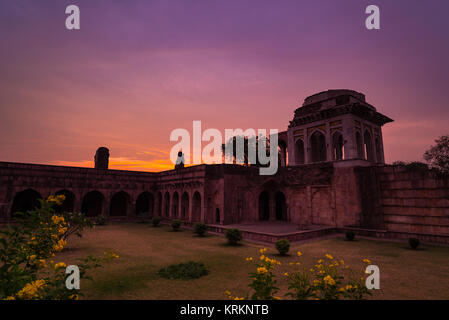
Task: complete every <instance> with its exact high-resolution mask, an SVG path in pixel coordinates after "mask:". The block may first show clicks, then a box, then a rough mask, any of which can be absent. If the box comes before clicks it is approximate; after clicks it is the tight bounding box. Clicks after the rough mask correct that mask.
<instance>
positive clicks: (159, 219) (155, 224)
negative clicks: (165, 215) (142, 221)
mask: <svg viewBox="0 0 449 320" xmlns="http://www.w3.org/2000/svg"><path fill="white" fill-rule="evenodd" d="M161 221H162V218H161V217H154V218H153V219H152V220H151V222H152V223H153V227H157V226H158V225H159V223H161Z"/></svg>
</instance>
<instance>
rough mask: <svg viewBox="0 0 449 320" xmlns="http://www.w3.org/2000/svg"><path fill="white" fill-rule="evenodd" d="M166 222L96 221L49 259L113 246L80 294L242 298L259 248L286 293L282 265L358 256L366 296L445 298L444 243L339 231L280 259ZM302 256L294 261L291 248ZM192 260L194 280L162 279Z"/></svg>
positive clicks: (70, 258) (448, 273)
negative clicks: (374, 275) (369, 287)
mask: <svg viewBox="0 0 449 320" xmlns="http://www.w3.org/2000/svg"><path fill="white" fill-rule="evenodd" d="M170 230H171V227H170V226H161V227H158V228H153V227H152V226H151V225H150V224H138V223H125V224H112V225H107V226H97V227H95V228H94V229H92V230H88V231H86V232H85V233H84V235H83V237H82V238H77V237H73V238H71V239H69V245H68V247H67V249H66V250H64V252H62V253H60V254H58V255H57V256H56V257H55V261H56V262H59V261H64V262H66V263H67V264H69V263H73V264H76V259H77V258H80V257H85V256H87V255H88V254H90V253H92V254H96V255H102V254H103V252H104V251H108V250H113V251H114V252H116V253H117V254H118V255H119V256H120V258H119V259H118V260H115V261H114V262H111V263H108V264H106V265H105V266H104V267H103V268H100V269H97V270H95V271H93V272H92V273H90V275H91V276H93V278H94V279H95V281H93V282H92V281H89V280H84V281H83V280H82V281H81V288H82V289H83V292H84V293H85V297H84V298H85V299H181V300H182V299H226V296H225V295H224V291H225V290H229V291H230V292H231V293H232V294H233V295H238V296H244V295H245V294H246V293H247V292H248V287H247V285H248V283H249V278H248V273H249V272H251V271H253V270H254V267H253V265H252V264H251V263H248V262H246V261H245V258H246V257H250V256H251V257H254V258H258V256H259V252H258V250H259V249H260V248H263V247H266V248H267V249H268V252H267V254H268V256H270V257H276V259H277V260H280V261H281V262H282V266H281V267H280V270H279V277H278V278H279V282H278V286H279V287H280V289H281V291H280V293H279V295H280V296H283V294H285V293H286V281H285V279H284V277H282V273H283V272H284V270H285V271H288V270H287V269H289V268H291V267H290V266H289V265H288V262H292V261H295V262H296V261H298V260H299V261H301V263H302V265H304V266H311V265H313V264H314V263H315V262H316V260H317V259H319V258H321V257H323V256H324V254H326V253H330V254H332V255H333V256H335V257H337V258H339V259H344V260H345V262H346V264H349V265H350V266H351V268H353V269H355V270H364V266H365V265H364V263H363V262H362V261H361V260H362V259H363V258H369V259H371V260H372V262H373V264H376V265H378V266H379V268H380V273H381V274H380V286H381V290H377V291H375V292H374V295H373V296H372V298H374V299H447V298H448V297H449V281H448V280H447V279H449V248H448V247H442V246H430V245H422V246H420V248H419V249H418V250H411V249H409V248H408V243H407V242H406V241H404V242H386V241H375V240H366V239H360V238H358V239H357V241H352V242H351V241H345V240H344V235H342V236H340V237H336V238H328V239H317V240H314V241H310V242H307V243H292V245H291V248H290V255H289V256H283V257H280V256H278V255H277V250H276V249H275V248H274V246H273V245H262V244H254V243H249V242H245V241H243V242H242V244H243V245H240V246H235V247H233V246H228V245H226V239H225V238H224V237H219V236H214V235H208V236H206V237H197V236H195V235H194V234H193V232H191V231H188V230H183V232H169V231H170ZM298 250H300V251H301V252H302V253H303V256H302V257H300V258H298V257H297V256H296V254H294V253H296V251H298ZM188 261H198V262H202V263H204V264H205V266H206V267H207V269H208V270H209V274H208V275H206V276H203V277H201V278H199V279H194V280H175V279H165V278H162V277H161V276H159V275H158V274H157V273H158V270H160V269H161V268H165V267H167V266H169V265H171V264H178V263H185V262H188Z"/></svg>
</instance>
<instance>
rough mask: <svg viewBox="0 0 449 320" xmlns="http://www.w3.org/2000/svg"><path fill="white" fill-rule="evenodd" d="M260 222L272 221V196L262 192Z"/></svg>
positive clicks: (260, 196)
mask: <svg viewBox="0 0 449 320" xmlns="http://www.w3.org/2000/svg"><path fill="white" fill-rule="evenodd" d="M259 220H260V221H267V220H270V194H269V193H268V191H262V192H261V193H260V195H259Z"/></svg>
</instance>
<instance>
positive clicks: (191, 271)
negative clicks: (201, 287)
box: [158, 261, 209, 280]
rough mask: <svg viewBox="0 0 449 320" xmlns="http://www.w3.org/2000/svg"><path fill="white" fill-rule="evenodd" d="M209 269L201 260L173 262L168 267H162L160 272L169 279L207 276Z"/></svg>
mask: <svg viewBox="0 0 449 320" xmlns="http://www.w3.org/2000/svg"><path fill="white" fill-rule="evenodd" d="M208 273H209V270H208V269H207V268H206V267H205V265H204V264H203V263H201V262H194V261H189V262H187V263H180V264H172V265H170V266H168V267H167V268H162V269H160V270H159V271H158V274H159V275H160V276H161V277H163V278H167V279H184V280H187V279H197V278H200V277H202V276H205V275H207V274H208Z"/></svg>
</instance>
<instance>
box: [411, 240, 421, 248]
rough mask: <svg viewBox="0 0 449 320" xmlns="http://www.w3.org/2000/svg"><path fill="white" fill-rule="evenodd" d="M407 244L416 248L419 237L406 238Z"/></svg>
mask: <svg viewBox="0 0 449 320" xmlns="http://www.w3.org/2000/svg"><path fill="white" fill-rule="evenodd" d="M408 244H409V245H410V248H412V249H417V248H418V246H419V244H420V241H419V239H416V238H410V239H408Z"/></svg>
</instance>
